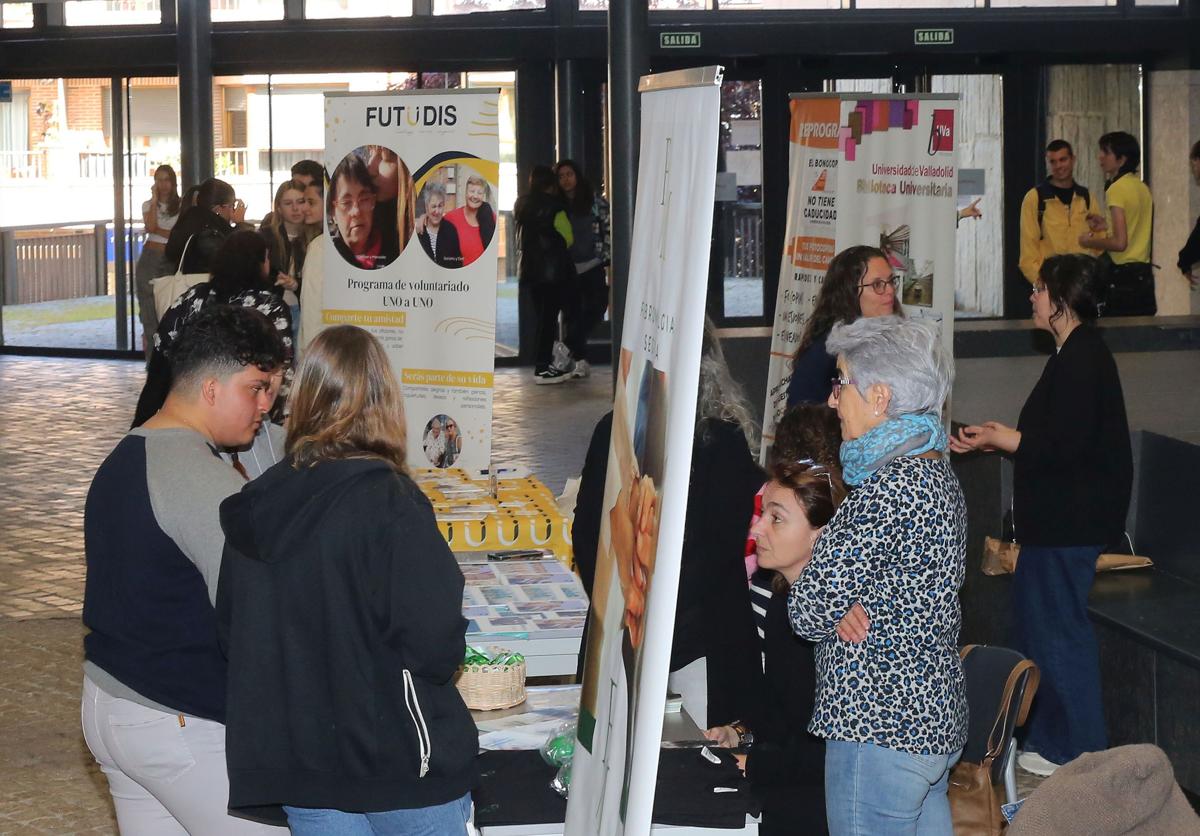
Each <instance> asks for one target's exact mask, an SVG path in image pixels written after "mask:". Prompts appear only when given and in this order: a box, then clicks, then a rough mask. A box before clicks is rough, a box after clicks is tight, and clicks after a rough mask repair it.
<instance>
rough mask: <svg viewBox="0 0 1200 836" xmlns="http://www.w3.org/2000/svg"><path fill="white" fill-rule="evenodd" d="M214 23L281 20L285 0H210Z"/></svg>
mask: <svg viewBox="0 0 1200 836" xmlns="http://www.w3.org/2000/svg"><path fill="white" fill-rule="evenodd" d="M209 10H210V12H209V13H210V14H211V15H212V22H213V23H225V22H230V21H239V20H280V19H282V18H283V0H210V5H209Z"/></svg>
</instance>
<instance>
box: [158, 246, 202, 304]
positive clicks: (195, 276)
mask: <svg viewBox="0 0 1200 836" xmlns="http://www.w3.org/2000/svg"><path fill="white" fill-rule="evenodd" d="M195 237H196V236H195V235H190V236H188V239H187V243H186V244H184V245H183V254H182V255H180V256H179V270H178V271H176V272H175V273H172V274H170V275H168V276H159V277H158V278H157V279H152V280H151V281H150V287H152V288H154V310H155V312H156V313H157V314H158V318H159V320H161V319H162V318H163V314H165V313H166V312H167V308H169V307H171V304H172V303H173V302H174V301H175V300H176V299H178V298H179V297H180V296H182V295H183V292H184V291H185V290H187V289H188V288H189V287H191V286H192V285H196V284H200V282H206V281H208V273H184V272H183V264H184V261H185V259H187V251H188V247H190V246H191V244H192V239H193V238H195Z"/></svg>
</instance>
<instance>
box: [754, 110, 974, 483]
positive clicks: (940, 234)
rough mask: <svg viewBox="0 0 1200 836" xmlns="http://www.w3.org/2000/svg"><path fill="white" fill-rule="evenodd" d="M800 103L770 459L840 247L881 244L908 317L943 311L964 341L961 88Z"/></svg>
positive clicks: (777, 328)
mask: <svg viewBox="0 0 1200 836" xmlns="http://www.w3.org/2000/svg"><path fill="white" fill-rule="evenodd" d="M791 107H792V124H791V162H790V174H789V185H788V217H787V227H786V232H785V237H784V240H785V244H784V252H783V258H782V262H781V266H780V272H779V291H778V295H777V297H776V305H775V323H774V328H773V331H772V336H771V362H770V367H769V371H768V378H767V402H766V408H765V411H764V417H763V447H762V454H761V458H762V460H763V461H765V460H766V456H767V451H768V450H769V448H770V446H771V444H772V442H773V441H774V437H775V435H774V433H775V424H776V423H777V422H778V420H779V418H780V416H782V415H783V413H784V411H785V410H786V408H787V391H788V384H789V383H790V382H791V377H792V362H793V358H794V357H795V356H796V352H797V350H798V349H800V348H801V347H802V345H803V343H804V335H805V326H806V325H807V323H808V318H809V316H810V315H811V314H812V311H813V308H814V307H815V305H816V302H817V296H818V294H819V292H820V289H821V284H822V282H823V281H824V278H825V271H826V270H827V269H828V267H829V262H830V261H831V260H832V259H833V257H834V256H835V255H836V254H837V253H839V252H841V251H842V250H844V249H846V248H847V247H852V246H856V245H861V244H866V245H869V246H872V247H878V248H879V249H881V250H882V251H883V253H884V255H885V257H886V258H887V260H888V263H889V264H890V265H891V267H892V274H893V275H894V276H895V277H896V279H897V281H898V285H897V292H898V293H899V295H900V300H901V303H902V306H903V308H904V314H905V316H909V317H921V318H928V319H933V320H935V321H937V322H939V323H941V328H942V338H943V339H944V340H945V341H946V343H947V346H948V347H952V340H953V326H954V263H955V260H954V243H955V242H954V235H955V220H956V213H957V208H956V201H957V189H958V183H957V168H956V153H955V140H954V131H955V122H956V117H957V113H958V96H957V95H956V94H949V95H947V94H920V95H895V96H892V95H866V94H858V93H843V94H827V93H817V94H794V95H793V96H792V102H791ZM862 292H865V293H870V292H872V291H870V290H869V289H868V290H864V291H862ZM814 336H815V335H814Z"/></svg>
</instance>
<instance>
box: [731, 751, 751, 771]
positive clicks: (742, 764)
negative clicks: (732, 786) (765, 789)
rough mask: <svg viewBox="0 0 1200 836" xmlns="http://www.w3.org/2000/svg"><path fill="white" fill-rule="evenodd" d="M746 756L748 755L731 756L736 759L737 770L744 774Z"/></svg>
mask: <svg viewBox="0 0 1200 836" xmlns="http://www.w3.org/2000/svg"><path fill="white" fill-rule="evenodd" d="M747 757H748V756H747V755H734V756H733V759H734V760H735V761H737V768H738V771H740V772H741V773H742V775H745V774H746V758H747Z"/></svg>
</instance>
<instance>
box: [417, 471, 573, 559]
mask: <svg viewBox="0 0 1200 836" xmlns="http://www.w3.org/2000/svg"><path fill="white" fill-rule="evenodd" d="M497 475H498V476H499V477H500V478H498V479H497V480H496V495H495V496H492V485H491V480H490V479H489V478H488V477H487V475H486V474H468V473H467V472H466V471H464V470H460V469H458V468H447V469H444V470H442V469H437V468H425V469H421V470H415V471H413V474H412V476H413V480H414V481H416V483H417V485H418V487H420V488H421V491H422V492H423V493H424V494H425V495H426V496H427V497H429V501H430V502H431V503H433V512H434V515H435V516H436V517H437V525H438V528H439V529H440V530H441V532H442V536H443V537H445V538H446V542H447V543H449V544H450V548H451V549H453V550H454V551H456V552H495V551H505V550H511V549H548V550H549V551H551V552H553V553H554V556H555V557H557V558H558V559H559V560H560V561H562V563H563V564H565V565H566V566H568V567H570V566H573V565H574V561H573V557H572V554H571V522H570V520H568V519H567V518H566V517H564V516H563V515H562V513H560V512H559V510H558V503H557V501H556V500H555V498H554V494H553V493H551V492H550V489H549V488H547V487H546V486H545V485H544V484H542V483H541V482H540V481H539V480H538V479H537V478H536V477H534V476H532V475H531V474H529V472H528V471H526V470H523V469H521V468H498V469H497Z"/></svg>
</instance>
